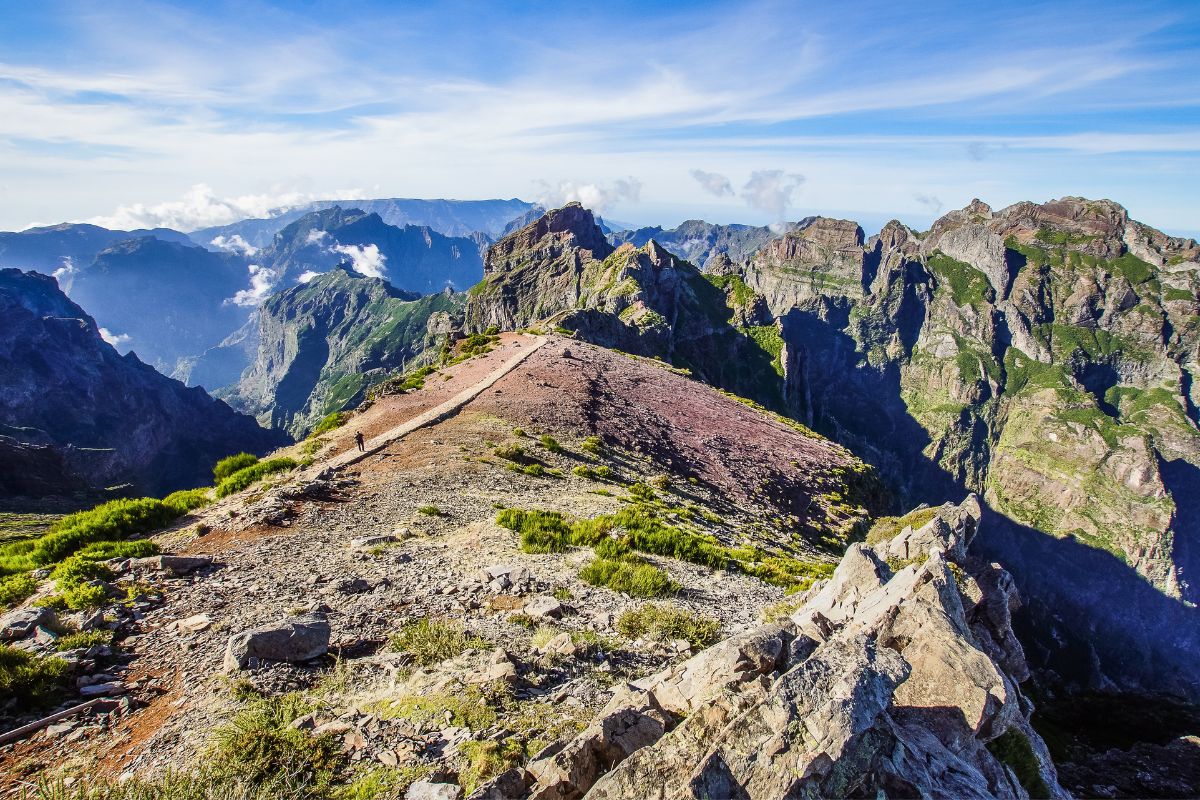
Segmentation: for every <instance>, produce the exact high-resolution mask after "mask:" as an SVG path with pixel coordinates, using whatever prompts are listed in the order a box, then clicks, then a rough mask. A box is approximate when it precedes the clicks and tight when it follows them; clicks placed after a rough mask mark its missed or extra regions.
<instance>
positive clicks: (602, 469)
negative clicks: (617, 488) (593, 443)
mask: <svg viewBox="0 0 1200 800" xmlns="http://www.w3.org/2000/svg"><path fill="white" fill-rule="evenodd" d="M596 477H597V478H599V479H600V480H602V481H611V480H616V477H617V473H616V472H614V471H613V468H612V467H610V466H609V465H608V464H601V465H600V466H598V467H596Z"/></svg>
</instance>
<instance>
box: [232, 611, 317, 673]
mask: <svg viewBox="0 0 1200 800" xmlns="http://www.w3.org/2000/svg"><path fill="white" fill-rule="evenodd" d="M329 635H330V631H329V623H328V622H327V621H326V620H325V617H324V615H323V614H313V615H309V616H305V617H296V618H293V619H289V620H284V621H282V622H276V623H273V624H270V625H263V626H262V627H259V628H254V629H252V630H248V631H243V632H242V633H239V634H236V635H234V636H231V637H229V644H228V645H227V646H226V649H225V665H224V666H225V670H226V671H229V672H232V671H235V670H238V669H245V668H246V667H248V666H250V665H251V664H252V663H255V662H260V661H287V662H291V663H295V662H300V661H309V660H311V659H314V658H319V657H320V656H323V655H325V653H326V652H328V650H329Z"/></svg>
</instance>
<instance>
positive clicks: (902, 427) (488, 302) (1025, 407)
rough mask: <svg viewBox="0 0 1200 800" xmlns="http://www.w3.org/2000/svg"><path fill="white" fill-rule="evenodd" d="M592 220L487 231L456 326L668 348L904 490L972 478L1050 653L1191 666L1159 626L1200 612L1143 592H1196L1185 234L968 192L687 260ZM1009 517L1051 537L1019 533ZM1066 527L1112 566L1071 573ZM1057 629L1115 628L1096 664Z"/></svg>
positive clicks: (1129, 682) (1125, 668) (940, 493)
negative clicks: (933, 208) (485, 250)
mask: <svg viewBox="0 0 1200 800" xmlns="http://www.w3.org/2000/svg"><path fill="white" fill-rule="evenodd" d="M585 215H586V212H584V211H583V209H580V208H578V207H568V208H566V209H561V210H558V211H553V212H550V213H549V214H548V215H547V217H546V218H545V220H544V221H543V222H539V223H537V224H535V225H531V226H527V227H525V228H523V229H522V230H521V231H518V232H516V233H514V234H512V236H510V237H507V238H506V239H504V240H502V241H501V242H499V243H497V245H496V248H495V250H494V251H493V252H494V253H496V256H495V257H489V261H488V264H489V267H488V275H487V278H486V279H485V281H484V283H483V284H481V285H480V286H479V287H477V288H476V289H475V290H473V292H472V295H473V296H472V298H471V301H470V304H469V309H468V323H469V324H470V325H473V326H475V327H479V326H483V325H485V324H497V325H501V326H502V327H503V326H510V325H526V324H530V323H532V322H535V321H539V320H546V321H547V322H548V323H549V324H552V325H557V326H561V327H564V328H568V329H570V330H573V331H575V332H576V333H577V335H578V336H580V337H582V338H586V339H588V340H590V341H594V342H597V343H600V344H603V345H606V346H609V347H616V348H619V349H622V350H627V351H629V352H633V353H639V354H643V355H651V356H658V357H661V358H664V359H666V360H669V361H671V362H672V363H674V364H676V365H677V366H681V367H686V368H688V369H689V370H691V372H692V373H693V375H695V376H696V377H699V378H701V379H703V380H705V381H707V382H710V383H713V384H716V385H718V386H721V387H723V388H725V389H729V390H731V391H734V392H736V393H738V394H741V395H744V396H747V397H750V398H753V399H755V400H757V401H759V402H760V403H763V404H765V405H767V406H769V407H771V408H774V409H776V410H780V411H781V412H783V413H785V414H787V415H788V416H790V417H791V418H793V419H796V420H799V421H800V422H802V423H804V424H806V425H808V426H810V427H812V428H813V429H815V430H816V431H818V432H820V433H823V434H825V435H827V436H829V437H830V438H833V439H835V440H836V441H839V442H841V443H843V444H845V445H847V446H849V447H850V448H851V449H852V450H854V451H855V452H857V453H861V454H863V455H864V456H865V457H866V459H867V460H868V461H870V462H871V463H872V464H873V465H875V466H876V467H877V468H879V470H880V472H881V474H882V475H883V476H884V478H885V480H887V481H888V482H889V483H891V485H892V486H893V488H894V489H895V490H896V493H897V495H898V496H899V497H900V498H902V499H903V502H906V503H909V504H915V503H917V502H922V501H928V502H939V501H940V500H942V499H945V498H947V497H953V496H955V495H956V494H960V493H961V492H963V491H968V490H969V491H975V492H977V493H979V494H980V495H981V496H983V497H984V498H985V500H986V502H987V504H988V505H989V506H990V507H992V508H993V509H994V510H995V511H997V512H998V519H997V524H996V525H993V526H991V530H993V531H996V532H999V531H1005V533H1003V534H1000V533H997V534H996V535H995V536H989V537H987V541H985V542H983V543H982V544H981V546H982V547H984V548H987V549H988V551H989V552H990V553H991V554H992V555H993V557H1000V556H1003V560H1004V562H1005V563H1007V564H1008V565H1009V566H1010V568H1011V569H1012V570H1013V572H1014V574H1015V575H1016V576H1017V579H1018V581H1019V582H1020V583H1021V585H1022V587H1023V588H1024V589H1025V590H1026V593H1027V594H1029V595H1030V596H1031V597H1032V598H1034V599H1035V602H1033V603H1031V604H1030V606H1029V608H1030V610H1031V611H1035V612H1036V613H1037V614H1038V615H1039V616H1038V619H1037V620H1036V621H1034V622H1033V624H1031V625H1030V626H1029V629H1030V630H1031V631H1032V632H1034V635H1037V633H1036V632H1038V631H1040V632H1041V633H1042V640H1041V641H1040V642H1039V647H1038V648H1037V652H1036V660H1037V661H1038V663H1039V665H1040V666H1047V665H1049V664H1050V662H1051V661H1056V662H1058V663H1056V666H1055V667H1054V669H1055V670H1056V671H1058V672H1060V673H1061V674H1066V673H1068V672H1072V671H1074V672H1077V673H1078V671H1079V670H1080V668H1081V667H1082V669H1083V671H1084V673H1085V674H1088V675H1089V677H1087V678H1086V679H1084V680H1083V682H1084V683H1085V684H1086V683H1088V682H1091V683H1094V684H1096V685H1104V684H1105V683H1106V682H1115V683H1116V685H1121V686H1127V687H1136V688H1138V689H1145V688H1147V687H1149V686H1154V685H1155V684H1158V685H1164V683H1171V680H1169V675H1167V674H1165V673H1164V669H1166V668H1165V667H1163V666H1162V665H1163V664H1166V663H1173V664H1174V663H1179V662H1181V661H1182V662H1187V661H1189V660H1192V661H1194V658H1193V657H1194V655H1195V654H1197V653H1198V652H1200V640H1198V639H1197V637H1196V636H1190V637H1187V641H1186V642H1185V643H1184V646H1183V648H1182V652H1184V653H1187V654H1189V655H1187V656H1183V657H1181V658H1177V657H1176V655H1174V653H1175V652H1177V651H1180V648H1179V647H1178V646H1177V644H1171V643H1172V642H1175V639H1176V637H1175V635H1174V634H1172V633H1171V631H1177V630H1181V629H1182V630H1196V629H1197V623H1196V621H1195V613H1194V607H1193V606H1186V605H1184V606H1180V605H1179V604H1172V602H1171V601H1169V600H1168V601H1164V602H1161V603H1155V602H1154V601H1153V598H1146V597H1142V594H1143V593H1142V590H1141V587H1142V586H1143V585H1144V584H1143V581H1149V582H1150V583H1151V584H1152V585H1153V586H1155V587H1156V588H1157V590H1158V592H1159V593H1160V596H1165V597H1166V598H1172V597H1174V598H1179V599H1182V600H1184V601H1187V602H1189V603H1193V604H1194V603H1195V602H1196V600H1197V599H1200V594H1197V592H1198V591H1200V590H1198V589H1197V588H1196V587H1197V585H1200V582H1198V581H1197V579H1196V578H1195V577H1194V575H1195V574H1200V525H1197V523H1196V522H1195V520H1196V519H1200V513H1198V512H1200V508H1197V507H1196V504H1195V501H1194V498H1195V497H1197V496H1200V430H1198V428H1197V421H1198V420H1200V412H1198V411H1197V408H1198V407H1200V403H1198V400H1200V390H1198V389H1197V388H1196V382H1195V375H1196V373H1197V370H1200V323H1198V322H1197V320H1200V313H1198V312H1200V303H1198V302H1197V291H1198V290H1200V246H1197V244H1196V242H1194V241H1192V240H1185V239H1178V238H1173V237H1169V236H1166V235H1164V234H1162V233H1161V232H1159V231H1156V230H1154V229H1152V228H1149V227H1148V226H1146V225H1143V224H1141V223H1139V222H1136V221H1134V220H1131V219H1129V217H1128V214H1127V213H1126V212H1125V210H1124V209H1123V208H1121V207H1120V206H1118V205H1116V204H1115V203H1112V202H1110V201H1089V200H1084V199H1082V198H1064V199H1062V200H1056V201H1052V202H1049V203H1045V204H1041V205H1038V204H1033V203H1019V204H1017V205H1014V206H1012V207H1010V208H1006V209H1003V210H1001V211H998V212H994V211H993V210H992V209H991V208H989V207H988V206H987V205H986V204H984V203H982V202H979V201H975V202H973V203H971V204H970V205H968V206H967V207H966V208H964V209H961V210H958V211H953V212H950V213H949V214H947V215H946V216H944V217H943V218H942V219H940V220H938V221H937V222H936V223H935V224H934V226H933V227H932V229H931V230H930V231H929V232H928V233H925V234H918V233H916V232H914V231H912V230H910V229H908V228H906V227H905V226H903V225H901V224H900V223H898V222H891V223H889V224H888V225H886V226H885V227H884V229H883V230H882V231H881V232H880V233H879V234H877V235H875V236H872V237H870V238H866V237H865V236H864V234H863V232H862V230H861V228H859V226H857V225H856V224H855V223H853V222H849V221H845V220H833V219H826V218H812V219H808V220H804V221H803V222H801V223H798V224H797V225H795V226H794V227H793V228H792V229H791V230H790V231H788V232H787V233H786V234H784V235H783V236H781V237H778V238H775V239H772V240H770V241H769V242H767V243H766V244H765V245H764V246H763V247H761V248H760V249H759V250H758V251H756V252H755V253H754V254H753V255H752V256H750V257H749V258H748V259H746V260H745V261H743V262H742V263H737V262H735V261H734V260H733V259H732V258H730V256H729V255H728V253H725V254H717V255H715V256H711V257H707V256H706V263H705V272H704V274H703V275H698V273H697V271H696V270H695V269H694V268H693V267H692V266H691V265H690V264H687V262H683V261H680V260H679V259H678V258H675V257H674V256H672V255H671V254H670V253H667V252H665V251H664V249H663V248H662V247H659V246H658V244H657V243H656V242H654V241H648V242H647V243H646V244H645V245H644V246H643V247H642V248H640V249H635V248H633V247H632V245H630V244H625V245H622V246H621V247H620V248H618V249H617V250H610V249H609V248H608V247H605V246H604V245H603V244H601V243H599V242H598V234H597V233H595V232H594V231H593V230H592V229H593V228H594V227H595V226H594V223H593V221H592V220H591V219H590V217H588V216H585ZM730 252H732V251H730ZM1022 530H1032V531H1037V532H1041V533H1042V534H1049V535H1050V536H1051V537H1053V538H1052V539H1050V540H1049V541H1050V542H1053V543H1057V544H1054V545H1053V546H1050V547H1049V548H1044V547H1042V546H1041V545H1040V543H1036V542H1034V545H1035V546H1033V547H1031V546H1028V545H1026V546H1017V545H1016V544H1015V542H1017V541H1022V542H1024V541H1026V540H1027V537H1026V536H1025V535H1024V534H1023V533H1022ZM1009 531H1013V532H1012V533H1009ZM1076 543H1080V544H1082V545H1083V546H1085V547H1087V548H1091V549H1092V550H1094V551H1095V554H1097V555H1099V556H1101V560H1105V562H1106V563H1104V564H1102V565H1100V567H1099V569H1095V568H1093V569H1090V570H1082V569H1079V568H1078V566H1077V564H1078V562H1079V558H1078V557H1076V556H1074V555H1072V554H1073V553H1074V552H1075V551H1076V550H1077V549H1078V545H1077V544H1076ZM1047 549H1049V550H1050V551H1052V553H1051V554H1050V558H1047V557H1046V550H1047ZM1034 550H1036V551H1037V552H1038V553H1039V554H1040V555H1039V557H1038V558H1036V559H1035V558H1033V557H1032V556H1031V555H1030V554H1031V553H1032V552H1033V551H1034ZM1087 560H1089V562H1090V561H1093V560H1094V559H1092V558H1091V557H1090V556H1088V557H1087ZM1047 563H1055V564H1057V565H1059V566H1058V567H1056V568H1055V569H1048V568H1046V567H1045V564H1047ZM1099 574H1104V575H1106V576H1107V577H1105V578H1104V579H1103V580H1102V581H1101V584H1102V585H1098V584H1097V575H1099ZM1067 578H1070V580H1071V581H1072V582H1071V583H1070V584H1069V585H1067V586H1063V585H1062V582H1063V581H1064V580H1065V579H1067ZM1099 595H1104V596H1105V598H1106V602H1103V603H1100V602H1096V600H1097V598H1098V596H1099ZM1043 596H1045V597H1054V598H1055V600H1054V602H1053V603H1052V604H1049V605H1052V606H1053V608H1052V609H1051V608H1049V607H1048V606H1043V605H1042V604H1041V603H1040V602H1039V599H1040V598H1041V597H1043ZM1085 598H1086V599H1085ZM1135 609H1136V610H1135ZM1045 614H1050V615H1052V617H1053V622H1051V621H1050V620H1049V619H1048V618H1047V617H1046V616H1045ZM1159 620H1170V621H1169V622H1166V621H1163V622H1160V621H1159ZM1180 623H1182V625H1181V624H1180ZM1072 630H1074V631H1081V630H1092V631H1094V632H1099V631H1104V632H1105V633H1104V634H1103V635H1100V636H1090V637H1088V641H1087V642H1086V643H1083V644H1084V647H1086V648H1087V649H1088V650H1089V651H1091V653H1092V655H1093V657H1092V658H1089V659H1087V660H1086V661H1087V662H1089V663H1090V666H1085V665H1082V664H1081V663H1080V660H1079V659H1077V658H1075V657H1074V656H1069V655H1066V652H1065V651H1067V650H1070V649H1071V648H1072V647H1074V645H1070V646H1067V647H1064V642H1067V641H1070V640H1073V639H1074V637H1075V634H1072ZM1050 631H1055V633H1053V634H1050V633H1049V632H1050ZM1064 637H1065V638H1064ZM1146 650H1149V651H1150V653H1149V654H1147V655H1146V657H1145V658H1131V657H1130V656H1129V653H1139V652H1143V651H1146ZM1059 656H1064V657H1065V658H1066V659H1067V661H1070V662H1072V664H1073V666H1072V665H1068V664H1066V663H1061V662H1062V659H1060V658H1059ZM1155 664H1158V665H1159V666H1157V667H1156V666H1154V665H1155ZM1135 665H1136V666H1135ZM1166 671H1167V672H1170V670H1166ZM1188 674H1194V673H1193V672H1192V671H1191V668H1189V672H1188ZM1183 683H1188V681H1186V680H1185V681H1183ZM1192 683H1195V682H1194V681H1192ZM1172 685H1173V684H1172ZM1191 694H1193V695H1194V692H1192V693H1191Z"/></svg>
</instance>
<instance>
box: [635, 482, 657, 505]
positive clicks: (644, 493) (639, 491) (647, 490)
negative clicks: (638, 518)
mask: <svg viewBox="0 0 1200 800" xmlns="http://www.w3.org/2000/svg"><path fill="white" fill-rule="evenodd" d="M629 493H630V494H631V495H633V496H634V497H636V498H637V499H638V500H643V501H646V502H649V501H651V500H653V499H654V498H656V497H658V495H656V494H655V493H654V489H652V488H651V487H649V486H647V485H646V484H644V483H635V484H633V485H632V486H630V487H629Z"/></svg>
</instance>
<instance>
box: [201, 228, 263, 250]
mask: <svg viewBox="0 0 1200 800" xmlns="http://www.w3.org/2000/svg"><path fill="white" fill-rule="evenodd" d="M209 244H211V245H212V246H213V247H215V248H217V249H218V250H224V251H226V252H228V253H241V254H242V255H245V256H252V255H254V254H255V253H257V252H258V248H257V247H255V246H254V245H252V244H250V243H249V242H247V241H246V240H245V239H243V238H242V237H241V235H240V234H236V233H235V234H233V235H232V236H218V237H216V238H215V239H213V240H212V241H211V242H209Z"/></svg>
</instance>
